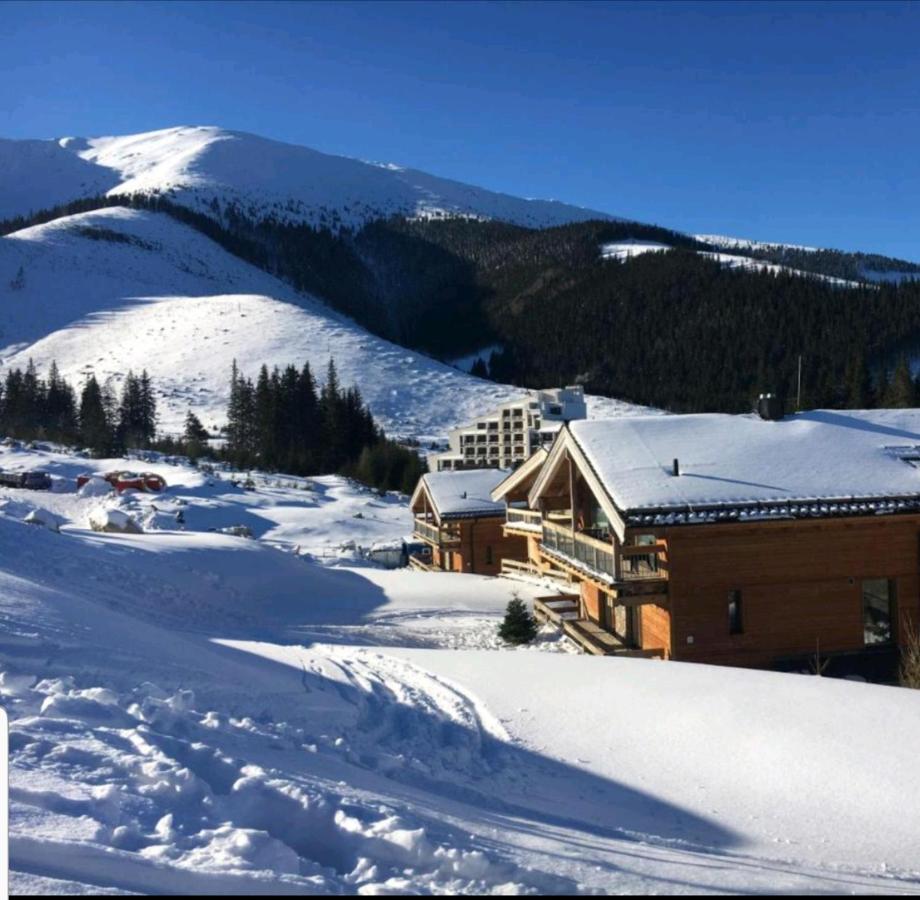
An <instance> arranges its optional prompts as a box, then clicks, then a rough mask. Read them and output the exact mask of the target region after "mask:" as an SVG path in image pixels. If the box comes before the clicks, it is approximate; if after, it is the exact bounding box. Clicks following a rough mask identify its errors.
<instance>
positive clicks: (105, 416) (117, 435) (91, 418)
mask: <svg viewBox="0 0 920 900" xmlns="http://www.w3.org/2000/svg"><path fill="white" fill-rule="evenodd" d="M156 417H157V409H156V398H155V396H154V393H153V386H152V385H151V383H150V378H149V376H148V375H147V372H146V371H144V372H142V373H141V374H140V375H135V374H134V373H133V372H129V373H128V375H127V377H126V378H125V381H124V385H123V386H122V391H121V395H120V397H118V396H116V394H115V391H114V390H113V389H112V388H111V386H110V385H108V384H107V385H104V386H100V385H99V382H98V381H97V380H96V377H95V376H94V375H91V376H90V377H89V378H88V379H87V381H86V384H85V385H84V386H83V388H82V390H81V391H80V394H79V398H78V397H77V393H76V391H74V389H73V387H72V386H71V385H70V384H69V383H68V382H67V381H66V380H65V379H63V378H62V377H61V376H60V374H59V372H58V369H57V365H56V364H55V363H53V362H52V364H51V367H50V369H49V371H48V377H47V378H42V377H41V376H40V375H39V374H38V372H37V371H36V369H35V366H34V364H33V363H32V362H31V360H30V362H29V365H28V366H27V367H26V369H25V371H23V370H21V369H10V370H9V371H8V372H7V373H6V377H5V379H4V381H3V384H2V386H0V433H3V434H5V435H8V436H9V437H14V438H19V439H21V440H50V441H57V442H60V443H64V444H78V445H80V446H82V447H85V448H87V449H88V450H90V451H92V452H93V453H94V454H96V455H98V456H109V455H114V454H119V453H123V452H124V451H125V450H127V449H132V448H141V447H149V446H151V444H152V442H153V440H154V437H155V435H156Z"/></svg>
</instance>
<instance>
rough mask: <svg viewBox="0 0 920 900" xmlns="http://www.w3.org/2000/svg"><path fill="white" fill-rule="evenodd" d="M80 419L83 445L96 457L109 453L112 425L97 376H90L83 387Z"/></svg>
mask: <svg viewBox="0 0 920 900" xmlns="http://www.w3.org/2000/svg"><path fill="white" fill-rule="evenodd" d="M79 418H80V441H81V442H82V444H83V445H84V446H85V447H88V448H89V449H90V450H92V452H93V453H94V454H95V455H96V456H102V455H103V454H105V453H107V452H109V450H110V448H111V446H112V425H111V421H110V419H109V416H108V414H107V412H106V409H105V403H104V401H103V396H102V390H101V389H100V387H99V382H98V381H96V376H95V375H90V376H89V378H88V379H87V381H86V384H85V385H84V386H83V391H82V393H81V395H80V414H79Z"/></svg>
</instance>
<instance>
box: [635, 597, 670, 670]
mask: <svg viewBox="0 0 920 900" xmlns="http://www.w3.org/2000/svg"><path fill="white" fill-rule="evenodd" d="M640 609H641V615H642V620H641V621H642V647H643V649H646V650H663V651H664V658H665V659H668V658H669V657H670V655H671V614H670V612H668V610H666V609H662V608H661V607H660V606H652V605H649V606H642V607H640Z"/></svg>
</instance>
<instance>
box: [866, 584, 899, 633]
mask: <svg viewBox="0 0 920 900" xmlns="http://www.w3.org/2000/svg"><path fill="white" fill-rule="evenodd" d="M869 582H876V583H878V582H885V583H886V584H887V586H888V597H887V599H888V637H887V638H883V639H881V640H867V639H866V638H867V635H866V628H867V621H866V614H867V612H868V610H869V607H868V606H867V604H866V585H867V584H868V583H869ZM859 594H860V602H861V606H862V623H863V646H865V647H890V646H892V645H894V644H896V643H897V640H898V635H897V622H898V581H897V579H896V578H885V577H879V578H863V579H861V580H860V583H859Z"/></svg>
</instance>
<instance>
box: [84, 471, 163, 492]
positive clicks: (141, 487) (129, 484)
mask: <svg viewBox="0 0 920 900" xmlns="http://www.w3.org/2000/svg"><path fill="white" fill-rule="evenodd" d="M93 477H95V476H94V475H92V474H84V475H78V476H77V487H78V488H81V487H83V485H84V484H86V483H87V482H88V481H89V480H90V478H93ZM102 478H103V479H104V480H105V481H107V482H108V483H109V484H110V485H112V487H113V488H115V490H116V491H118V493H121V492H122V491H126V490H129V489H130V490H135V491H153V492H159V491H162V490H165V489H166V481H165V479H164V478H163V477H162V476H161V475H157V474H156V473H155V472H107V473H106V474H105V475H103V476H102Z"/></svg>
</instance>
